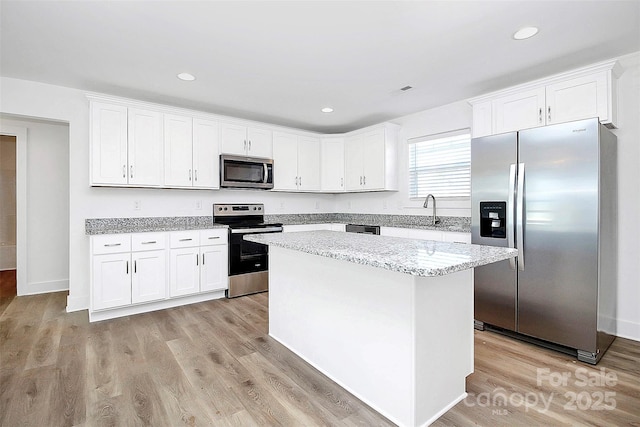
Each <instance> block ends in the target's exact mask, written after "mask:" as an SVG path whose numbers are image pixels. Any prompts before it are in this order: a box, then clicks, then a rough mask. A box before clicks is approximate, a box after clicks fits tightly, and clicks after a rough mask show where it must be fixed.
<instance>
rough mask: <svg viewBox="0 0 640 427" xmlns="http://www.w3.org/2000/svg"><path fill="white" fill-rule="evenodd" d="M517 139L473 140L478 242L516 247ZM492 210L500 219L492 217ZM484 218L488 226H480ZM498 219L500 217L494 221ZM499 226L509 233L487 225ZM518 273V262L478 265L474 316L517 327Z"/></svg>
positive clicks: (475, 239) (474, 231) (474, 223)
mask: <svg viewBox="0 0 640 427" xmlns="http://www.w3.org/2000/svg"><path fill="white" fill-rule="evenodd" d="M517 141H518V140H517V134H516V133H515V132H514V133H508V134H502V135H493V136H488V137H483V138H474V139H473V140H472V141H471V206H472V213H471V242H472V243H474V244H480V245H490V246H500V247H509V246H513V236H514V234H513V219H514V216H513V212H514V205H513V203H512V201H513V196H514V185H515V182H514V181H515V172H516V162H517V151H516V150H517ZM510 202H511V203H510ZM502 204H504V206H505V207H506V209H505V211H504V213H506V217H505V218H504V219H501V218H500V216H501V215H502V214H501V213H500V212H498V210H499V208H500V206H502ZM494 206H495V207H496V209H495V211H494V209H493V207H494ZM481 207H483V208H484V209H485V218H482V213H481ZM489 215H491V216H492V217H497V218H487V216H489ZM483 220H484V221H485V222H484V226H483V227H481V221H483ZM494 221H497V222H496V223H495V225H494ZM495 226H504V228H505V231H506V233H502V232H500V233H494V236H493V237H489V236H488V235H489V234H491V233H488V232H487V229H489V231H491V228H492V227H495ZM483 235H484V236H483ZM516 277H517V273H516V270H515V264H514V263H513V261H500V262H497V263H494V264H488V265H485V266H482V267H477V268H475V269H474V289H475V292H474V307H475V309H474V310H475V312H474V318H475V320H478V321H482V322H486V323H489V324H492V325H495V326H499V327H502V328H507V329H510V330H515V329H516V297H517V292H516Z"/></svg>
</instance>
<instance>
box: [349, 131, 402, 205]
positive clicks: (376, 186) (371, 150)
mask: <svg viewBox="0 0 640 427" xmlns="http://www.w3.org/2000/svg"><path fill="white" fill-rule="evenodd" d="M398 128H399V127H398V126H396V125H393V124H391V123H385V124H384V125H379V126H375V127H371V128H368V129H367V130H366V131H365V132H363V133H353V134H349V135H347V137H346V139H345V143H344V145H345V149H344V168H345V189H346V191H353V192H358V191H383V190H397V179H396V160H397V159H396V157H397V140H398V137H397V135H398Z"/></svg>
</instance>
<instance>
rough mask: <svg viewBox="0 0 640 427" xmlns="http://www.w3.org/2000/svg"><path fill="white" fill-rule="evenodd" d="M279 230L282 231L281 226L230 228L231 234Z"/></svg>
mask: <svg viewBox="0 0 640 427" xmlns="http://www.w3.org/2000/svg"><path fill="white" fill-rule="evenodd" d="M281 231H282V227H265V228H237V229H231V234H249V233H278V232H281Z"/></svg>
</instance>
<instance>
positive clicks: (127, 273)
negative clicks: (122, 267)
mask: <svg viewBox="0 0 640 427" xmlns="http://www.w3.org/2000/svg"><path fill="white" fill-rule="evenodd" d="M127 274H129V261H127Z"/></svg>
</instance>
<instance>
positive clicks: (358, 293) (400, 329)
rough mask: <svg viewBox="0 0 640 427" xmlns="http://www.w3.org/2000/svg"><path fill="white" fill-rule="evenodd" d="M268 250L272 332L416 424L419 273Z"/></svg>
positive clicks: (401, 420) (398, 419) (389, 412)
mask: <svg viewBox="0 0 640 427" xmlns="http://www.w3.org/2000/svg"><path fill="white" fill-rule="evenodd" d="M269 251H270V257H269V258H270V259H269V282H270V283H269V334H270V335H271V336H272V337H274V338H275V339H277V340H278V341H280V342H282V343H283V344H284V345H285V346H287V347H288V348H290V349H291V350H292V351H293V352H295V353H296V354H298V355H299V356H300V357H302V358H303V359H305V360H306V361H308V362H309V363H311V364H312V365H313V366H315V367H316V368H317V369H319V370H320V371H322V372H323V373H325V374H326V375H327V376H329V377H330V378H331V379H333V380H334V381H335V382H337V383H338V384H340V385H341V386H342V387H344V388H345V389H347V390H348V391H350V392H351V393H353V394H354V395H356V396H357V397H358V398H360V399H361V400H363V401H364V402H366V403H367V404H369V405H370V406H371V407H373V408H374V409H375V410H377V411H378V412H380V413H381V414H382V415H384V416H386V417H387V418H389V419H390V420H391V421H393V422H395V423H397V424H399V425H406V426H410V425H415V384H414V378H415V372H414V369H415V365H414V354H415V353H414V352H415V342H414V337H415V335H414V312H413V307H414V298H415V295H414V285H415V278H414V277H413V276H409V275H406V274H401V273H396V272H392V271H388V270H383V269H380V268H374V267H369V266H363V265H358V264H354V263H351V262H347V261H341V260H335V259H331V258H326V257H321V256H316V255H310V254H306V253H302V252H298V251H292V250H288V249H283V248H279V247H274V246H270V247H269ZM436 345H437V344H436Z"/></svg>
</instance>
